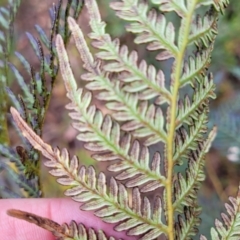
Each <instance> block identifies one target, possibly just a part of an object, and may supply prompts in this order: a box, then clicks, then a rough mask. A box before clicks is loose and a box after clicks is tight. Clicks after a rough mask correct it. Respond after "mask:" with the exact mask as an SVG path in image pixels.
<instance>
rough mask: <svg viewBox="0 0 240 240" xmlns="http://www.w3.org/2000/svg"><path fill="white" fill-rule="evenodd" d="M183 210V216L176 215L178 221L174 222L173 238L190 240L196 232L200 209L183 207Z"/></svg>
mask: <svg viewBox="0 0 240 240" xmlns="http://www.w3.org/2000/svg"><path fill="white" fill-rule="evenodd" d="M183 212H184V216H181V215H178V221H177V222H176V223H175V239H176V240H191V239H192V237H193V236H195V235H196V234H197V233H198V228H197V227H198V226H199V225H200V223H201V219H200V218H199V215H200V213H201V209H195V208H191V207H184V210H183Z"/></svg>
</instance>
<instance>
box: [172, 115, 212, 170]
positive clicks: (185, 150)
mask: <svg viewBox="0 0 240 240" xmlns="http://www.w3.org/2000/svg"><path fill="white" fill-rule="evenodd" d="M207 123H208V118H207V111H206V110H204V111H203V112H202V113H201V114H199V117H198V120H197V121H196V120H192V124H191V125H190V126H189V131H186V129H185V128H184V127H181V128H179V129H178V131H177V133H176V139H175V149H176V151H175V153H174V158H173V159H174V161H175V162H176V164H178V165H181V164H182V162H183V160H184V159H188V155H189V151H191V150H196V149H197V148H198V143H199V142H201V141H203V139H204V138H203V134H205V133H206V132H207V127H206V124H207Z"/></svg>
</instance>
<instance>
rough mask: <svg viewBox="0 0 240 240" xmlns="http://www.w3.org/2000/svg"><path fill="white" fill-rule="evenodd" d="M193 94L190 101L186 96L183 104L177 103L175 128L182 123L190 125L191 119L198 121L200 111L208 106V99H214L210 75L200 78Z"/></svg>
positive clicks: (213, 86) (213, 87)
mask: <svg viewBox="0 0 240 240" xmlns="http://www.w3.org/2000/svg"><path fill="white" fill-rule="evenodd" d="M193 90H194V94H193V97H192V101H190V99H189V97H188V96H186V97H185V99H184V103H182V102H181V101H179V104H178V114H177V119H176V126H177V127H178V126H180V125H181V124H182V123H188V124H189V123H190V124H191V119H192V118H193V119H195V120H197V119H198V115H199V113H198V112H200V111H202V109H204V108H206V107H207V106H208V102H209V99H214V98H216V94H215V92H214V90H215V85H214V83H213V81H212V75H209V76H208V77H205V78H202V79H201V81H200V82H198V83H196V84H195V86H194V88H193Z"/></svg>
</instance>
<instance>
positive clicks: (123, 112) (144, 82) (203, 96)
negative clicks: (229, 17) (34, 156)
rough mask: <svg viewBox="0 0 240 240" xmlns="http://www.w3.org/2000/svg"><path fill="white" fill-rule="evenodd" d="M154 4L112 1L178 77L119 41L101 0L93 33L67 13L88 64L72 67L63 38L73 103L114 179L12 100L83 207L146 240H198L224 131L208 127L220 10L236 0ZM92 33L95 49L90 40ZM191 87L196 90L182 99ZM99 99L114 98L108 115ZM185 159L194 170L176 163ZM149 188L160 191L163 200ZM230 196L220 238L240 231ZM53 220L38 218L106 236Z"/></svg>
mask: <svg viewBox="0 0 240 240" xmlns="http://www.w3.org/2000/svg"><path fill="white" fill-rule="evenodd" d="M151 2H152V3H151V4H150V1H141V0H118V1H114V2H111V4H110V6H111V8H112V9H113V10H114V11H115V13H116V15H117V16H118V17H119V18H121V19H123V20H124V21H126V22H127V25H126V30H127V31H129V32H131V33H133V34H135V40H134V42H135V44H137V45H141V44H144V45H145V46H146V48H147V50H149V51H154V52H155V53H156V59H157V60H158V61H159V62H162V61H171V62H172V69H171V75H170V76H167V74H165V73H164V69H159V68H158V67H157V66H153V65H151V64H148V63H147V61H146V60H144V59H140V57H139V56H138V53H137V51H135V50H130V49H129V48H128V46H126V45H121V44H120V40H119V39H112V37H111V36H110V35H109V34H108V33H107V32H106V30H105V28H106V23H105V22H104V21H102V19H101V15H100V12H99V8H98V5H97V2H96V0H88V1H86V2H85V7H86V9H87V11H88V16H89V20H90V21H89V23H90V28H91V32H90V33H89V35H88V36H84V34H83V32H82V30H81V24H80V26H79V25H78V24H77V22H76V20H75V19H74V18H73V17H68V19H67V21H68V27H69V29H70V31H71V34H72V37H73V39H74V42H75V45H76V48H77V50H78V52H79V54H80V56H81V58H82V61H83V67H84V69H85V72H84V73H83V74H82V75H81V79H76V78H75V76H74V74H73V72H72V69H71V66H70V63H69V57H68V54H67V51H66V48H65V44H64V39H63V38H62V36H61V35H59V34H58V35H57V36H56V50H57V54H58V60H59V66H60V70H61V74H62V77H63V81H64V84H65V87H66V92H67V97H68V98H69V100H70V103H69V104H68V105H67V109H68V110H69V111H70V113H69V115H70V117H71V118H72V120H73V126H74V127H75V128H76V129H77V130H78V131H79V135H78V136H77V138H78V139H79V140H80V141H83V142H85V145H84V146H85V148H86V149H88V150H90V151H92V152H93V158H94V159H95V160H96V161H108V163H109V167H108V171H110V172H112V174H111V175H113V176H112V178H111V179H110V181H109V182H108V181H107V180H106V179H107V178H106V173H103V172H101V173H99V174H97V173H96V170H95V169H94V168H93V167H85V166H80V163H79V160H78V159H77V157H76V156H73V157H70V156H69V153H68V151H67V149H63V150H60V149H58V148H52V147H51V146H50V145H48V144H47V143H45V142H44V141H43V140H42V139H41V137H40V136H38V135H36V133H35V132H34V131H33V130H32V129H31V128H30V127H29V126H28V124H27V123H26V122H25V121H24V120H23V119H22V117H21V115H20V113H19V112H18V111H17V110H16V109H14V108H11V113H12V116H13V119H14V121H15V123H16V125H17V126H18V128H19V129H20V130H21V132H22V134H23V136H25V137H26V138H27V139H28V141H29V142H30V143H31V145H32V146H33V147H34V148H35V149H36V150H38V151H40V152H41V153H42V154H43V155H44V156H45V157H46V158H47V160H46V161H45V162H44V164H45V165H46V166H47V167H49V168H50V174H52V175H53V176H55V177H57V181H58V183H60V184H62V185H66V186H67V187H68V189H67V190H66V191H65V195H66V196H69V197H71V198H72V199H73V200H74V201H77V202H81V209H82V210H86V211H94V213H95V215H96V216H97V217H99V218H101V219H102V220H103V221H105V222H107V223H113V224H115V230H116V231H126V232H127V235H129V236H137V237H138V238H139V239H142V240H150V239H157V238H159V239H169V240H174V239H177V240H178V239H179V240H184V239H193V238H194V237H195V236H196V235H197V233H198V226H199V225H200V218H199V215H200V213H201V207H200V206H199V205H198V202H197V192H198V190H199V188H200V185H201V182H202V181H204V178H205V175H204V162H205V154H206V153H207V152H208V150H209V148H210V146H211V142H212V141H213V139H214V137H215V135H216V132H217V129H216V128H215V127H214V128H213V129H210V130H208V129H207V122H208V112H209V101H210V100H211V99H213V98H215V93H214V90H215V87H214V84H213V77H212V75H211V73H209V72H208V67H209V64H210V59H211V52H212V50H213V44H214V40H215V38H216V35H217V21H218V17H219V14H220V13H222V12H223V11H224V8H225V7H227V5H228V0H217V1H216V0H188V1H185V0H152V1H151ZM152 6H154V8H152ZM206 9H207V11H206V12H205V14H202V11H204V10H206ZM169 12H174V13H175V14H177V16H178V17H179V19H180V26H179V27H178V26H174V24H173V23H172V22H170V21H169V20H168V17H167V14H168V13H169ZM200 13H201V14H200ZM89 39H90V40H91V43H92V46H93V47H94V48H95V50H97V52H96V53H95V54H93V53H92V52H91V50H90V47H89V46H88V44H87V42H88V41H89ZM193 49H194V50H193ZM80 80H83V81H86V85H85V88H84V89H83V88H79V87H78V83H77V82H78V81H80ZM186 89H188V92H189V94H188V95H186V96H184V97H182V95H183V94H181V93H182V91H184V90H186ZM95 98H96V99H97V100H100V101H103V102H104V103H105V106H106V108H108V110H109V111H108V114H105V113H104V112H102V111H101V109H98V108H97V107H96V105H95V104H94V101H93V100H94V99H95ZM159 143H160V144H161V145H163V146H164V148H163V151H162V152H158V151H157V152H155V153H154V154H151V152H150V148H151V146H153V145H155V144H159ZM80 162H81V159H80ZM184 163H187V164H185V165H187V167H186V170H185V174H183V173H180V172H178V170H177V168H176V166H177V165H183V164H184ZM148 192H153V193H154V194H155V195H156V197H155V198H154V200H152V199H150V198H148V196H147V193H148ZM230 201H231V204H226V209H227V214H222V219H223V222H221V221H219V220H216V222H215V225H216V226H215V228H212V230H211V236H212V239H238V238H240V232H239V229H238V228H239V224H240V219H239V196H237V198H230ZM9 214H10V215H11V216H15V217H18V218H23V219H25V220H27V221H30V222H31V218H30V219H28V218H27V217H26V216H27V215H26V213H24V212H19V211H18V210H10V211H9ZM28 216H29V215H28ZM35 217H36V216H35ZM39 218H40V217H39ZM48 221H49V224H46V222H47V220H43V221H38V222H42V223H44V224H42V225H41V224H40V226H42V227H44V228H46V229H47V230H49V231H52V232H53V234H54V235H55V236H56V237H57V238H58V239H107V238H106V236H105V234H103V233H102V232H100V233H99V235H97V234H96V233H94V231H92V230H87V229H86V227H84V226H82V225H77V224H76V223H71V225H70V226H67V225H64V226H65V227H62V226H60V225H57V224H56V223H55V224H53V223H52V222H51V221H50V220H48ZM47 223H48V222H47ZM51 224H52V225H53V226H54V227H55V228H52V227H51V226H52V225H51ZM46 226H47V227H46ZM98 230H99V229H96V231H98ZM90 232H91V233H90ZM84 237H85V238H84ZM109 239H114V238H111V237H110V238H109ZM200 239H202V240H204V239H206V237H204V236H202V235H201V236H200Z"/></svg>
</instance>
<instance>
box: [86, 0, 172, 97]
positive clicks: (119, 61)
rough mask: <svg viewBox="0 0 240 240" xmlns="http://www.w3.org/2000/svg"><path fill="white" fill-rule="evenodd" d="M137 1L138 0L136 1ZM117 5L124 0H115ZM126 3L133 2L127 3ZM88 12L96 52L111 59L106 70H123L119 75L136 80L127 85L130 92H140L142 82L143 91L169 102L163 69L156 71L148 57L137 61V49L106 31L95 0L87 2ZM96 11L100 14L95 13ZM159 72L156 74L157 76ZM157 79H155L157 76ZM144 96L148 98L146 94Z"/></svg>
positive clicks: (129, 81)
mask: <svg viewBox="0 0 240 240" xmlns="http://www.w3.org/2000/svg"><path fill="white" fill-rule="evenodd" d="M137 2H138V1H135V3H134V4H136V3H137ZM115 4H116V6H117V5H118V4H120V5H121V4H122V3H112V5H113V6H114V5H115ZM126 4H127V6H128V7H129V6H131V3H126ZM86 6H87V8H88V11H89V15H90V19H91V21H90V26H91V28H92V32H91V34H90V35H89V36H90V38H91V39H93V43H92V44H93V46H94V47H96V48H97V49H99V52H98V53H97V54H96V56H97V57H98V58H100V59H102V60H107V61H111V62H110V63H106V64H105V65H103V69H104V70H105V71H107V72H116V73H121V72H124V73H123V74H122V75H120V76H119V79H120V80H121V81H124V82H125V83H127V84H129V83H132V84H134V85H133V86H134V88H133V87H130V88H128V87H125V88H126V91H128V92H131V93H132V92H133V91H134V92H138V88H139V86H141V92H143V94H144V95H146V96H147V95H149V97H148V99H149V98H150V97H151V98H153V97H155V96H159V98H160V97H161V101H165V102H169V101H170V98H171V96H170V93H169V91H168V90H167V89H166V88H165V87H164V76H163V73H162V72H161V71H159V72H158V73H157V75H156V72H157V71H156V70H155V68H154V67H153V66H151V65H150V66H147V63H146V61H145V60H142V61H141V62H140V64H139V65H138V64H137V61H138V55H137V53H136V52H135V51H132V52H129V50H128V48H127V46H125V45H124V46H121V47H120V46H119V44H120V42H119V40H118V39H115V40H111V37H110V35H109V34H107V33H106V32H105V25H106V24H105V22H103V21H102V20H101V17H100V13H99V10H98V7H97V6H96V2H95V1H92V0H91V1H88V3H87V4H86ZM96 13H97V16H98V17H95V14H96ZM155 75H156V76H155ZM155 79H156V80H155ZM146 96H145V98H146Z"/></svg>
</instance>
